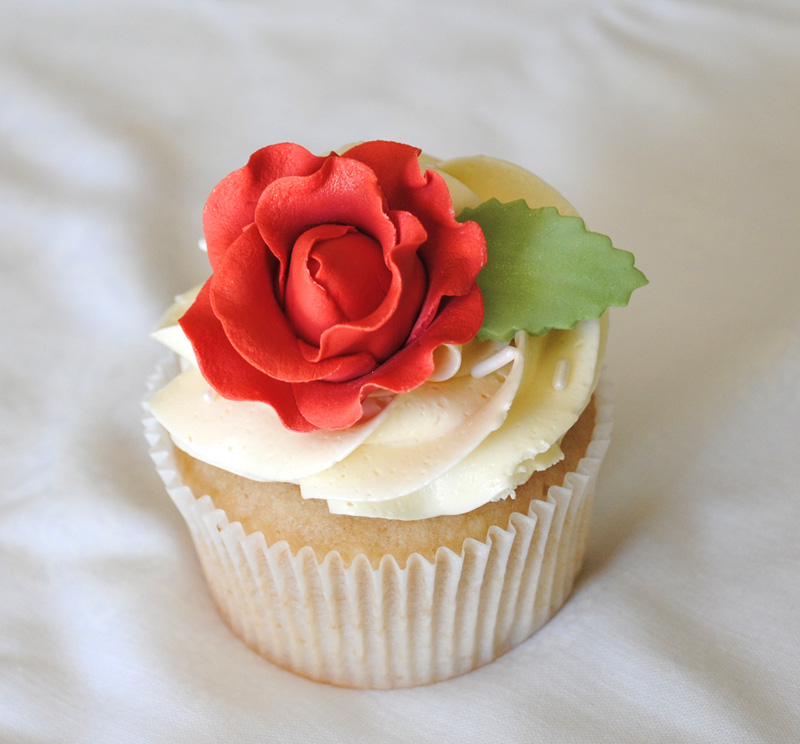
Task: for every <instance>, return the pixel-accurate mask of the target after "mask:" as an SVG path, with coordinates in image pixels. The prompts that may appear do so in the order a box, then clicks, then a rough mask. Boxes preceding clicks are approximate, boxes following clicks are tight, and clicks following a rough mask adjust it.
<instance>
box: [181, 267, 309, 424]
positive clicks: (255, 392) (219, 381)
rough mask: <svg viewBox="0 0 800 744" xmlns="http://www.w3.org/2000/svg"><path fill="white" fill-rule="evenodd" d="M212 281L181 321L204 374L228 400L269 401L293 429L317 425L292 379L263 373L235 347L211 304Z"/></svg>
mask: <svg viewBox="0 0 800 744" xmlns="http://www.w3.org/2000/svg"><path fill="white" fill-rule="evenodd" d="M210 283H211V280H209V281H208V282H206V283H205V284H204V285H203V287H202V289H201V290H200V292H199V294H198V295H197V299H196V300H195V301H194V303H193V304H192V306H191V307H190V308H189V309H188V310H187V311H186V313H184V315H183V317H181V319H180V321H179V323H180V326H181V328H182V329H183V332H184V333H185V334H186V336H187V337H188V338H189V339H190V340H191V342H192V347H193V348H194V351H195V355H196V357H197V362H198V366H199V368H200V373H201V374H202V375H203V378H204V379H205V380H206V381H207V382H208V383H209V384H210V385H211V386H212V387H213V388H214V390H216V391H217V392H218V393H219V394H220V395H221V396H222V397H223V398H227V399H228V400H261V401H264V402H267V403H269V404H270V405H271V406H272V407H273V408H274V409H275V412H276V413H277V414H278V416H280V419H281V421H283V423H284V424H285V425H286V426H287V427H288V428H290V429H293V430H294V431H314V430H315V429H317V428H318V427H316V426H314V425H313V424H310V423H309V422H308V421H307V420H306V419H305V418H303V416H302V415H301V414H300V411H299V410H298V408H297V405H296V404H295V401H294V395H293V394H292V386H291V385H290V384H289V383H287V382H281V381H280V380H275V379H273V378H271V377H268V376H267V375H265V374H263V373H261V372H260V371H259V370H257V369H255V368H254V367H252V366H251V365H249V364H248V363H247V362H246V361H245V360H244V359H243V358H242V357H241V356H240V355H239V353H238V352H237V351H236V349H234V348H233V346H232V345H231V343H230V342H229V341H228V338H227V336H226V335H225V331H224V329H223V328H222V324H221V323H220V322H219V321H218V320H217V317H216V316H215V315H214V311H213V309H212V307H211V300H210ZM205 349H213V353H211V354H205V353H203V352H204V350H205Z"/></svg>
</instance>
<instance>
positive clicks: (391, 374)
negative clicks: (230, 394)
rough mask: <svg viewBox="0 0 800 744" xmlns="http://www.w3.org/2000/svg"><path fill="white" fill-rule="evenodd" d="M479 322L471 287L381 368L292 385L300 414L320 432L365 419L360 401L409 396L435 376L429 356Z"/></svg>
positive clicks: (476, 293)
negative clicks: (376, 394) (375, 394)
mask: <svg viewBox="0 0 800 744" xmlns="http://www.w3.org/2000/svg"><path fill="white" fill-rule="evenodd" d="M482 322H483V297H482V295H481V292H480V289H478V286H477V285H475V286H474V288H473V289H472V291H470V292H469V293H468V294H466V295H463V296H461V297H454V298H451V299H449V300H448V301H447V302H446V304H444V305H443V306H442V308H441V312H440V314H439V315H438V316H437V318H436V319H435V320H434V321H433V323H431V325H430V328H429V329H428V331H427V333H425V334H424V335H423V336H422V337H421V338H419V339H417V340H416V341H414V342H413V343H411V344H409V345H408V346H406V347H405V348H403V349H402V350H401V351H399V352H398V353H397V354H395V355H394V356H393V357H391V359H389V360H388V361H387V362H386V363H385V364H382V365H381V366H379V367H377V368H376V369H375V370H374V371H373V372H370V373H369V374H367V375H364V376H363V377H359V378H358V379H356V380H352V381H350V382H343V383H335V384H334V383H330V382H325V381H315V382H308V383H299V384H295V385H294V395H295V400H296V401H297V406H298V408H299V410H300V412H301V414H302V415H303V416H304V417H305V418H306V419H307V420H308V421H310V422H311V423H312V424H314V425H315V426H317V427H319V428H320V429H344V428H347V427H348V426H353V425H354V424H355V423H357V422H358V420H359V419H360V418H361V416H363V413H364V409H363V405H362V404H363V400H364V398H365V397H366V396H367V395H369V393H371V392H372V391H373V390H378V389H384V390H390V391H392V392H394V393H407V392H408V391H410V390H413V389H414V388H416V387H419V385H421V384H422V383H423V382H425V381H426V380H427V379H428V378H429V377H430V376H431V374H432V373H433V369H434V362H433V354H434V352H435V351H436V349H437V348H438V347H439V346H441V345H442V344H459V345H462V344H466V343H467V342H469V341H471V340H472V339H473V338H475V335H476V334H477V333H478V330H479V329H480V326H481V323H482Z"/></svg>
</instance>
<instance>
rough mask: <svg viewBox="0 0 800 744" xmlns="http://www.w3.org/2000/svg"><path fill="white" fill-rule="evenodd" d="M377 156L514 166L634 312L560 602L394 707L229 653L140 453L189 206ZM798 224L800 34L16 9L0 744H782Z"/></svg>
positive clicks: (194, 254) (650, 22) (740, 20)
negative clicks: (611, 425) (416, 153)
mask: <svg viewBox="0 0 800 744" xmlns="http://www.w3.org/2000/svg"><path fill="white" fill-rule="evenodd" d="M371 138H390V139H398V140H401V141H404V142H408V143H411V144H415V145H419V146H421V147H423V148H424V149H425V150H426V151H428V152H430V153H432V154H435V155H438V156H440V157H454V156H458V155H466V154H476V153H486V154H489V155H493V156H496V157H501V158H505V159H508V160H511V161H514V162H517V163H520V164H522V165H524V166H526V167H528V168H529V169H531V170H533V171H535V172H537V173H538V174H540V175H541V176H543V177H544V178H545V179H546V180H548V181H550V182H551V183H552V184H553V185H555V186H556V187H557V188H558V189H559V190H561V191H562V192H563V193H565V194H566V195H567V196H568V198H570V200H571V201H572V202H573V203H574V204H575V205H576V206H577V208H578V209H579V210H580V211H581V213H582V214H583V216H584V217H585V218H586V220H587V222H588V224H589V226H590V227H591V228H592V229H594V230H597V231H600V232H605V233H607V234H609V235H611V236H612V237H613V238H614V241H615V244H616V245H617V246H618V247H620V248H625V249H628V250H632V251H634V252H635V253H636V256H637V261H638V265H640V266H641V267H642V269H643V270H644V271H645V272H646V273H647V274H648V276H649V278H650V280H651V284H650V285H649V286H648V287H647V288H645V289H642V290H640V291H638V292H637V293H636V294H635V295H634V297H633V299H632V302H631V305H630V307H629V308H628V309H627V310H624V311H623V310H615V311H614V312H613V314H612V322H613V326H612V337H611V345H610V350H609V362H608V368H609V369H608V372H609V377H610V378H611V380H612V381H613V383H614V385H615V390H616V395H615V397H616V400H617V409H616V411H617V413H616V419H617V425H616V428H615V439H614V441H613V443H612V448H611V451H610V454H609V457H608V460H607V462H606V467H605V470H604V473H603V475H602V480H601V484H600V489H599V493H598V494H597V502H596V512H595V514H596V528H595V530H594V533H593V538H592V543H591V549H590V553H589V556H588V562H587V567H586V570H585V572H584V574H583V576H582V579H581V581H580V583H579V585H578V587H577V590H576V592H575V594H574V597H573V598H572V599H571V601H570V602H569V603H568V604H567V605H566V607H565V608H564V609H563V610H562V612H561V613H560V614H559V615H558V616H557V617H556V618H555V619H554V620H553V621H552V622H551V623H550V624H548V625H547V626H546V627H545V628H544V629H543V630H542V631H540V632H539V633H538V634H537V635H536V636H534V637H533V638H532V639H531V640H530V641H528V642H526V643H525V644H523V645H522V646H521V647H519V648H518V649H516V650H515V651H513V652H512V653H509V654H508V655H507V656H505V657H504V658H502V659H501V660H499V661H497V662H496V663H494V664H492V665H490V666H488V667H486V668H484V669H482V670H479V671H477V672H474V673H472V674H469V675H467V676H465V677H461V678H459V679H456V680H454V681H450V682H446V683H442V684H439V685H435V686H432V687H429V688H421V689H414V690H406V691H397V692H389V693H386V692H354V691H347V690H340V689H335V688H331V687H326V686H322V685H318V684H315V683H312V682H308V681H306V680H303V679H299V678H296V677H294V676H292V675H291V674H289V673H287V672H284V671H282V670H279V669H277V668H274V667H273V666H271V665H270V664H269V663H267V662H265V661H263V660H262V659H260V658H259V657H258V656H256V655H255V654H253V653H252V652H250V651H249V650H248V649H247V648H245V647H244V646H242V645H241V644H240V643H239V642H238V641H237V640H235V639H234V638H233V637H232V635H231V634H230V633H229V631H228V630H227V628H226V627H225V626H224V625H223V624H222V622H221V620H220V619H219V618H218V617H217V615H216V613H215V611H214V609H213V607H212V605H211V601H210V600H209V597H208V595H207V594H206V592H205V588H204V584H203V580H202V578H201V575H200V571H199V568H198V564H197V563H196V561H195V558H194V554H193V551H192V547H191V544H190V540H189V537H188V534H187V532H186V531H185V529H184V527H183V524H182V522H181V520H180V517H179V515H178V514H177V511H176V510H175V508H174V507H173V505H172V504H171V502H170V501H169V500H168V498H167V496H166V494H165V493H164V491H163V488H162V486H161V483H160V481H159V480H158V478H157V476H156V475H155V472H154V469H153V467H152V465H151V463H150V462H149V460H148V457H147V454H146V448H145V444H144V441H143V438H142V434H141V427H140V423H139V418H140V409H139V399H140V397H141V395H142V393H143V389H144V379H145V377H146V376H147V374H148V373H149V371H150V370H151V368H152V366H153V364H154V362H155V361H156V359H157V358H159V356H160V355H161V351H160V349H159V348H158V345H157V344H155V343H154V342H152V341H150V340H149V339H148V337H147V334H148V332H149V330H150V329H151V327H152V326H153V325H154V324H155V322H156V321H157V319H158V317H159V316H160V314H161V312H162V311H163V310H164V309H165V308H166V306H167V305H168V304H169V302H170V301H171V299H172V296H173V295H174V294H175V293H176V292H179V291H181V290H183V289H185V288H188V287H189V286H191V285H192V284H193V283H196V282H198V281H201V280H202V279H204V278H205V276H206V275H207V272H208V269H207V266H206V263H205V258H204V256H203V255H202V254H201V253H200V252H199V251H197V250H196V247H195V246H196V241H197V239H198V238H199V237H200V212H201V209H202V205H203V202H204V200H205V197H206V195H207V193H208V191H209V190H210V188H211V187H212V186H213V185H214V184H215V183H216V182H217V181H218V180H219V179H220V178H222V177H223V176H224V175H225V174H226V173H228V172H229V171H230V170H232V169H234V168H237V167H239V166H240V165H242V164H244V162H245V161H246V158H247V156H248V155H249V153H250V152H251V151H252V150H255V149H257V148H258V147H260V146H262V145H265V144H269V143H272V142H278V141H283V140H293V141H296V142H299V143H301V144H303V145H305V146H307V147H309V148H310V149H312V150H315V151H321V152H322V151H325V150H327V149H331V148H333V147H336V146H339V145H340V144H342V143H345V142H350V141H354V140H361V139H371ZM799 196H800V6H798V5H797V3H796V2H794V0H763V1H761V2H759V0H732V1H730V2H729V1H727V0H716V1H715V0H647V2H645V1H644V0H638V1H637V0H600V1H598V2H595V1H593V0H568V1H566V2H564V1H563V0H562V1H558V0H547V1H543V2H530V1H529V0H516V1H512V0H503V1H498V0H496V1H495V2H491V3H490V2H477V0H464V1H462V2H461V3H443V2H435V1H432V0H403V1H402V2H401V1H400V0H395V1H394V2H379V1H368V0H338V1H335V2H329V3H310V2H306V1H304V0H297V1H296V2H293V3H285V4H278V3H259V2H255V0H251V1H247V0H229V1H225V2H223V0H200V1H199V2H194V3H190V2H181V1H180V0H163V1H157V0H150V1H149V2H148V1H146V0H73V1H72V2H68V3H67V2H61V1H60V0H49V1H45V0H4V2H3V3H2V8H0V260H1V261H2V264H1V268H0V315H1V317H2V322H1V323H0V333H2V336H0V349H2V351H1V352H0V355H1V358H2V361H1V362H0V375H1V377H0V390H2V413H1V414H0V437H2V438H1V439H0V445H1V446H0V488H1V489H2V491H1V493H2V499H1V500H0V740H1V741H3V742H6V741H7V742H37V743H38V742H171V743H172V742H196V743H204V742H229V741H236V742H240V743H243V744H244V743H247V742H264V741H276V742H309V743H311V744H315V743H317V742H347V743H348V744H354V743H355V742H376V741H380V742H451V741H452V742H456V741H458V742H464V741H508V742H726V743H729V742H795V741H798V740H800V682H798V673H797V669H798V667H800V650H799V647H800V629H799V628H800V592H799V591H798V584H799V583H800V582H799V581H798V576H799V575H800V547H799V546H800V540H798V530H799V529H800V505H799V504H798V501H799V500H798V495H799V493H800V486H799V485H798V483H800V457H799V456H798V444H799V443H800V291H799V289H800V261H798V234H799V233H800V208H799V205H798V201H799V199H798V197H799Z"/></svg>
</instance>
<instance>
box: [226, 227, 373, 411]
mask: <svg viewBox="0 0 800 744" xmlns="http://www.w3.org/2000/svg"><path fill="white" fill-rule="evenodd" d="M276 271H277V261H276V260H275V258H274V257H273V256H272V254H271V253H270V252H269V251H268V250H267V249H266V247H265V246H264V242H263V241H262V239H261V236H260V235H259V232H258V229H257V228H256V226H255V225H251V226H250V227H248V228H247V229H246V230H245V231H244V232H243V233H242V235H241V236H240V237H239V239H238V240H236V241H234V243H233V244H232V245H231V247H230V248H229V249H228V251H227V253H226V254H225V256H224V258H223V259H222V260H221V261H220V263H219V265H218V267H217V269H216V271H215V272H214V274H213V275H212V277H211V284H210V298H211V303H212V307H213V310H214V313H215V315H216V317H217V318H218V319H219V321H220V323H221V324H222V327H223V328H224V330H225V334H226V336H227V339H228V340H229V342H230V344H231V345H232V346H233V347H234V348H235V349H236V351H238V352H239V353H240V354H241V355H242V356H243V357H244V358H245V360H246V361H247V362H249V364H251V365H252V366H253V367H255V368H256V369H258V370H261V372H263V373H264V374H267V375H269V376H271V377H275V378H277V379H278V380H283V381H284V382H306V381H309V380H319V379H323V378H325V377H328V376H329V375H332V374H336V375H337V376H338V377H340V378H342V379H352V378H353V377H355V376H356V375H360V374H364V371H365V369H366V370H368V369H371V368H372V367H373V366H374V364H375V362H374V360H373V359H372V357H370V356H368V355H363V354H353V355H351V356H349V357H347V356H340V357H336V358H331V359H325V360H322V361H319V362H311V361H309V360H308V359H307V358H306V357H305V356H304V354H303V353H302V352H301V349H300V346H299V344H300V341H299V340H298V338H297V334H296V333H295V330H294V328H292V325H291V323H289V321H288V320H287V318H286V317H285V315H284V314H283V310H282V308H281V307H280V305H279V304H278V301H277V298H276V297H275V292H274V286H275V273H276ZM210 353H212V354H213V350H211V352H210ZM266 402H270V401H266Z"/></svg>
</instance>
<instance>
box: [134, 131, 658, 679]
mask: <svg viewBox="0 0 800 744" xmlns="http://www.w3.org/2000/svg"><path fill="white" fill-rule="evenodd" d="M203 230H204V234H205V246H206V248H207V251H208V258H209V261H210V264H211V268H212V274H211V276H210V278H209V279H208V281H207V282H206V283H205V284H204V285H203V286H202V287H199V288H196V289H194V290H192V291H190V292H187V293H186V294H185V295H182V296H180V297H178V298H177V300H176V302H175V304H174V305H173V307H172V308H171V309H170V310H169V311H168V312H167V314H166V315H165V316H164V318H163V319H162V321H161V323H160V324H159V327H158V329H157V330H156V331H155V333H154V336H155V338H156V339H157V340H159V341H160V342H162V343H163V344H164V345H165V346H167V347H168V348H169V349H170V350H171V351H172V352H173V354H172V355H171V357H170V359H168V360H166V361H165V362H164V363H163V364H162V365H160V366H159V367H158V369H157V370H156V372H155V373H154V374H153V376H152V377H151V379H150V381H149V390H150V392H149V395H148V399H147V402H146V407H147V409H148V411H149V415H148V417H147V418H146V420H145V429H146V434H147V437H148V440H149V442H150V447H151V454H152V456H153V459H154V460H155V462H156V464H157V466H158V470H159V472H160V474H161V476H162V478H163V479H164V481H165V484H166V487H167V490H168V492H169V494H170V496H171V497H172V498H173V500H174V501H175V503H176V505H177V506H178V508H179V510H180V511H181V514H182V515H183V517H184V518H185V520H186V522H187V524H188V526H189V529H190V531H191V534H192V538H193V541H194V544H195V547H196V549H197V553H198V556H199V559H200V563H201V565H202V568H203V571H204V574H205V576H206V578H207V580H208V585H209V588H210V591H211V594H212V596H213V598H214V601H215V603H216V605H217V607H218V608H219V611H220V614H221V615H222V617H223V618H224V620H225V622H226V623H227V624H228V625H229V626H230V628H231V629H232V630H233V631H234V633H236V635H238V636H239V637H240V638H241V639H242V640H243V641H244V642H245V643H246V644H247V645H248V646H250V647H251V648H253V649H254V650H255V651H257V652H258V653H260V654H261V655H262V656H264V657H265V658H267V659H269V660H270V661H272V662H274V663H275V664H278V665H280V666H282V667H284V668H286V669H290V670H291V671H293V672H295V673H297V674H301V675H303V676H306V677H309V678H311V679H315V680H319V681H322V682H328V683H331V684H336V685H342V686H348V687H362V688H364V687H367V688H392V687H406V686H412V685H419V684H427V683H431V682H436V681H440V680H443V679H447V678H449V677H453V676H455V675H458V674H462V673H464V672H467V671H469V670H471V669H474V668H476V667H479V666H481V665H483V664H486V663H488V662H490V661H492V660H493V659H495V658H497V657H498V656H499V655H501V654H503V653H504V652H505V651H507V650H508V649H510V648H512V647H513V646H515V645H516V644H518V643H520V642H521V641H523V640H524V639H526V638H528V637H529V636H530V635H531V634H532V633H533V632H534V631H535V630H537V629H538V628H539V627H541V625H543V624H544V623H545V622H546V621H547V620H548V619H549V618H550V617H551V616H552V615H553V614H554V613H555V612H556V611H557V610H558V609H559V608H560V607H561V605H562V604H563V603H564V601H565V600H566V598H567V597H568V596H569V593H570V591H571V589H572V586H573V583H574V581H575V578H576V576H577V574H578V572H579V570H580V567H581V564H582V562H583V558H584V554H585V552H586V545H587V541H588V535H589V526H590V521H591V507H592V503H591V502H592V493H593V488H594V483H595V480H596V477H597V473H598V470H599V467H600V463H601V461H602V458H603V455H604V453H605V450H606V447H607V446H608V441H609V434H610V428H611V422H610V405H609V403H608V401H607V399H606V397H605V396H604V393H603V387H602V385H601V384H599V380H600V370H601V366H602V359H603V352H604V347H605V341H606V333H607V312H606V310H607V309H608V307H610V306H622V305H625V304H627V302H628V299H629V297H630V294H631V292H632V291H633V290H634V289H636V288H637V287H639V286H642V285H643V284H644V283H646V279H645V278H644V276H643V275H642V274H641V272H640V271H639V270H638V269H636V268H635V267H634V265H633V256H632V255H631V254H630V253H627V252H625V251H621V250H618V249H616V248H614V247H613V246H612V245H611V242H610V240H609V239H608V238H606V237H605V236H602V235H599V234H597V233H592V232H589V231H587V230H586V228H585V226H584V224H583V222H582V221H581V220H580V218H579V217H578V216H577V215H576V214H575V212H574V210H573V209H572V207H571V206H570V205H569V204H568V203H567V202H566V201H565V200H564V199H563V198H562V197H561V196H560V195H559V194H558V193H557V192H556V191H554V190H553V189H552V188H550V187H549V186H547V185H546V184H545V183H544V182H542V181H541V180H540V179H538V178H537V177H535V176H533V175H532V174H530V173H528V172H527V171H525V170H523V169H521V168H519V167H517V166H514V165H511V164H509V163H506V162H503V161H500V160H495V159H492V158H487V157H483V156H479V157H467V158H458V159H454V160H446V161H440V160H436V159H434V158H431V157H428V156H426V155H423V154H422V153H421V152H420V151H419V150H418V149H416V148H413V147H409V146H407V145H402V144H399V143H394V142H380V141H378V142H366V143H362V144H358V145H355V146H349V147H347V148H344V149H343V150H342V151H340V152H338V153H336V152H334V153H331V154H330V155H327V156H316V155H314V154H312V153H310V152H309V151H308V150H306V149H304V148H302V147H300V146H298V145H294V144H288V143H285V144H279V145H272V146H269V147H265V148H263V149H261V150H259V151H258V152H256V153H254V154H253V155H252V156H251V157H250V160H249V162H248V163H247V165H246V166H244V167H243V168H240V169H239V170H236V171H234V172H233V173H231V174H230V175H228V176H227V177H226V178H225V179H223V180H222V181H221V182H220V183H219V184H218V185H217V186H216V187H215V188H214V189H213V190H212V192H211V194H210V196H209V198H208V201H207V203H206V207H205V210H204V212H203Z"/></svg>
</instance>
